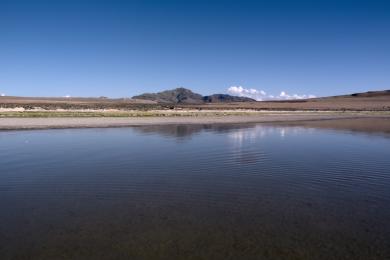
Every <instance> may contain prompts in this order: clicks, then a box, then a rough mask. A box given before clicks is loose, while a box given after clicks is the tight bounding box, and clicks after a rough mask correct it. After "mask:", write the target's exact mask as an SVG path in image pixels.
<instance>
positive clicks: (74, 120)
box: [0, 112, 390, 131]
mask: <svg viewBox="0 0 390 260" xmlns="http://www.w3.org/2000/svg"><path fill="white" fill-rule="evenodd" d="M334 119H339V120H340V119H343V120H351V119H375V120H378V119H385V120H386V123H387V120H389V122H390V115H389V114H387V113H386V114H381V113H367V112H366V113H323V112H305V113H301V112H299V113H298V112H295V113H293V112H289V113H261V114H252V115H218V116H215V115H207V116H206V115H205V116H187V115H180V116H168V117H164V116H147V117H142V116H139V117H4V118H0V130H3V131H4V130H5V131H6V130H38V129H67V128H111V127H112V128H114V127H132V126H148V125H182V124H187V125H194V124H245V123H302V122H305V121H325V120H334Z"/></svg>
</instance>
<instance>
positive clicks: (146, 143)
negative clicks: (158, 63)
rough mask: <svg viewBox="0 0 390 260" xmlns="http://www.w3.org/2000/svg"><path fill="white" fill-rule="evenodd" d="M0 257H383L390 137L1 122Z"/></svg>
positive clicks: (388, 249) (389, 232) (389, 200)
mask: <svg viewBox="0 0 390 260" xmlns="http://www.w3.org/2000/svg"><path fill="white" fill-rule="evenodd" d="M0 259H390V138H389V136H386V135H382V136H381V135H377V134H364V133H352V132H347V131H333V130H319V129H308V128H300V127H281V126H279V127H278V126H263V125H247V126H223V125H220V126H215V125H214V126H210V125H205V126H159V127H158V126H154V127H152V126H150V127H135V128H121V129H78V130H44V131H16V132H0Z"/></svg>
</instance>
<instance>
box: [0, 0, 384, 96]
mask: <svg viewBox="0 0 390 260" xmlns="http://www.w3.org/2000/svg"><path fill="white" fill-rule="evenodd" d="M179 86H183V87H187V88H190V89H192V90H194V91H196V92H199V93H201V94H204V95H207V94H211V93H227V90H228V88H229V87H231V86H242V88H243V89H256V90H257V91H261V90H262V91H265V92H266V93H267V95H279V93H280V92H282V91H284V92H287V93H289V94H299V95H303V94H306V95H308V94H313V95H316V96H327V95H336V94H343V93H352V92H360V91H367V90H380V89H390V4H387V3H386V1H331V0H329V1H256V2H254V1H201V0H199V1H169V0H168V1H72V0H68V1H54V0H53V1H33V0H30V1H18V0H0V93H5V94H7V95H17V96H65V95H71V96H101V95H104V96H108V97H128V96H132V95H135V94H139V93H143V92H156V91H160V90H165V89H171V88H175V87H179Z"/></svg>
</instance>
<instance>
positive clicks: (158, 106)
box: [0, 90, 390, 115]
mask: <svg viewBox="0 0 390 260" xmlns="http://www.w3.org/2000/svg"><path fill="white" fill-rule="evenodd" d="M0 109H2V111H1V112H2V113H1V114H2V115H4V112H6V111H8V112H12V111H13V112H18V111H33V110H35V111H56V110H59V111H58V112H60V111H61V110H65V111H72V110H78V112H80V111H83V110H85V112H88V110H89V112H91V111H96V110H102V111H103V110H112V111H116V110H118V111H132V110H136V111H152V110H197V111H199V110H215V111H218V110H255V111H258V110H266V111H280V110H281V111H390V90H386V91H375V92H367V93H357V94H352V95H344V96H335V97H323V98H313V99H301V100H283V101H243V102H202V103H186V102H179V103H175V102H171V103H167V102H158V101H153V100H146V99H135V98H120V99H109V98H105V97H101V98H39V97H34V98H32V97H0Z"/></svg>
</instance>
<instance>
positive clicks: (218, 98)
mask: <svg viewBox="0 0 390 260" xmlns="http://www.w3.org/2000/svg"><path fill="white" fill-rule="evenodd" d="M203 101H204V102H208V103H218V102H253V101H256V100H254V99H252V98H248V97H237V96H231V95H227V94H214V95H211V96H204V97H203Z"/></svg>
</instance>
